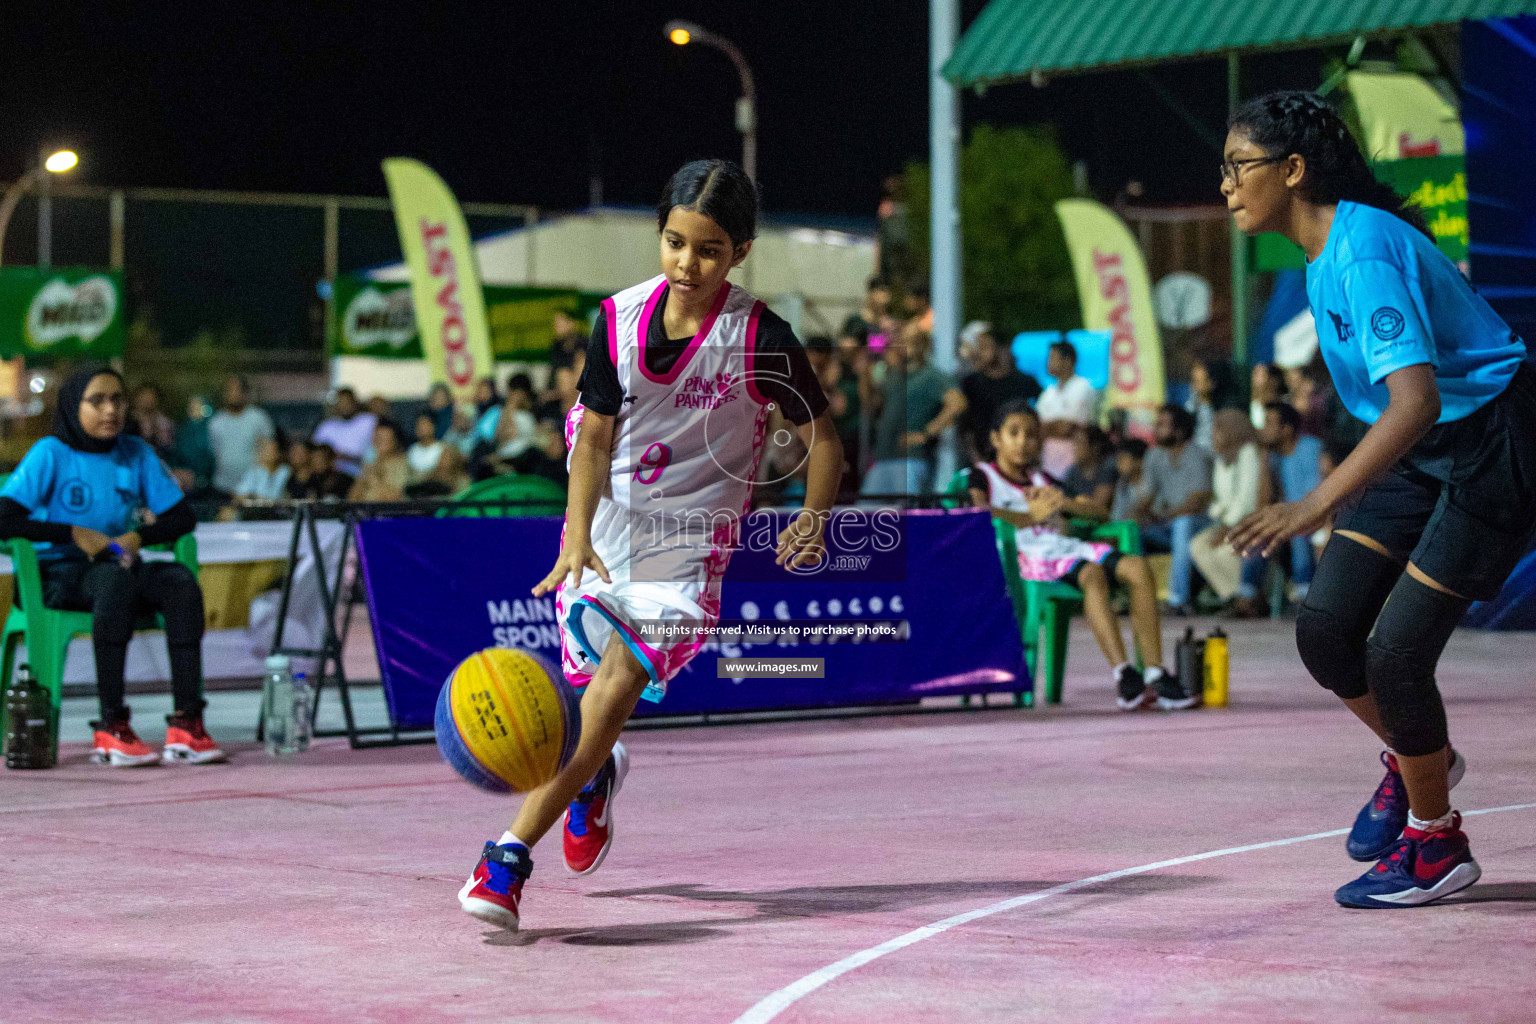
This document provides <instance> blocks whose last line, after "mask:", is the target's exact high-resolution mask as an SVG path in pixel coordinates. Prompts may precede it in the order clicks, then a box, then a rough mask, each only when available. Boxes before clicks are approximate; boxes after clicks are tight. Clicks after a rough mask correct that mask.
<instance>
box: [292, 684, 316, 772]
mask: <svg viewBox="0 0 1536 1024" xmlns="http://www.w3.org/2000/svg"><path fill="white" fill-rule="evenodd" d="M314 735H315V691H314V688H313V687H311V686H310V685H309V679H308V677H306V676H305V675H304V673H303V672H295V673H294V674H293V747H294V750H296V751H298V752H300V753H302V752H303V751H306V750H308V749H309V741H310V740H311V739H313V738H314Z"/></svg>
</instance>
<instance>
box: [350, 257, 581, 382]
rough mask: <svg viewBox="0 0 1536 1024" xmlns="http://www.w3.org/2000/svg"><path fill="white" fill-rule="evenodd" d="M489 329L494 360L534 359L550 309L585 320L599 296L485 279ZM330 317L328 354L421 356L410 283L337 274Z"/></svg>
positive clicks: (547, 334)
mask: <svg viewBox="0 0 1536 1024" xmlns="http://www.w3.org/2000/svg"><path fill="white" fill-rule="evenodd" d="M481 294H482V296H483V301H484V304H485V319H486V324H487V327H488V328H489V330H490V338H491V354H492V356H493V357H494V358H495V359H498V360H515V361H523V362H530V361H537V360H542V359H545V358H547V357H548V355H549V349H550V346H551V345H552V344H553V343H554V336H555V334H554V318H555V313H556V312H560V311H564V312H566V313H569V314H570V315H571V316H572V317H574V318H575V319H576V320H578V321H583V322H584V321H586V320H587V319H588V315H589V314H590V313H591V311H592V310H594V309H596V308H597V304H598V303H600V302H601V301H602V300H603V298H604V296H602V295H597V294H595V293H588V292H580V291H577V290H576V289H574V288H524V287H516V286H507V285H494V284H491V285H485V286H483V287H482V289H481ZM334 296H335V301H334V302H333V303H332V304H331V309H332V314H331V322H330V323H329V324H328V325H327V327H326V336H327V349H328V350H329V354H330V355H331V356H333V357H334V356H369V357H371V358H374V359H420V358H422V348H421V332H420V331H419V330H418V329H417V326H416V304H415V303H414V302H413V301H412V296H413V288H412V287H411V285H410V284H409V283H407V282H405V281H372V280H369V279H367V278H362V277H356V276H353V275H350V274H346V275H343V276H341V277H339V278H337V279H336V283H335V291H334Z"/></svg>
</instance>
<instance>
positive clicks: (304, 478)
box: [287, 441, 314, 500]
mask: <svg viewBox="0 0 1536 1024" xmlns="http://www.w3.org/2000/svg"><path fill="white" fill-rule="evenodd" d="M313 463H314V459H313V458H312V457H311V455H310V444H309V442H308V441H292V442H290V443H289V445H288V488H287V491H288V497H290V498H293V499H295V500H298V499H302V498H304V497H307V495H306V494H305V491H306V490H307V489H308V487H309V478H310V477H311V476H312V475H313V474H314V468H313Z"/></svg>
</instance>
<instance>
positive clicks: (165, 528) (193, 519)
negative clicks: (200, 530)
mask: <svg viewBox="0 0 1536 1024" xmlns="http://www.w3.org/2000/svg"><path fill="white" fill-rule="evenodd" d="M195 529H197V513H195V512H193V511H192V506H191V505H190V504H188V503H187V499H186V498H182V499H181V500H180V501H178V502H177V503H176V504H174V505H172V506H171V507H170V508H168V509H166V510H165V511H164V512H162V513H160V514H159V515H158V516H156V517H155V521H154V522H152V523H150V524H149V525H148V526H141V527H139V531H138V533H139V540H140V541H141V542H142V543H143V544H144V545H145V546H146V547H148V546H149V545H151V544H169V543H170V542H171V541H173V540H179V539H180V538H181V537H183V536H184V535H186V534H189V533H191V532H192V531H193V530H195Z"/></svg>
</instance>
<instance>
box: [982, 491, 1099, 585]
mask: <svg viewBox="0 0 1536 1024" xmlns="http://www.w3.org/2000/svg"><path fill="white" fill-rule="evenodd" d="M977 468H979V469H980V470H981V472H982V474H983V475H984V476H985V477H986V481H987V500H988V501H989V502H990V503H991V504H992V506H993V507H994V508H1001V509H1007V510H1008V511H1010V512H1028V511H1029V496H1028V495H1027V494H1026V493H1025V491H1024V488H1025V487H1026V486H1029V487H1048V486H1054V482H1053V481H1052V480H1051V478H1050V477H1048V476H1046V475H1045V474H1044V473H1042V472H1040V471H1038V470H1037V471H1035V472H1033V473H1031V474H1030V476H1029V483H1028V484H1027V485H1026V484H1021V483H1018V482H1016V481H1014V480H1012V479H1011V478H1009V477H1008V476H1006V475H1004V473H1003V471H1002V470H1001V469H998V468H997V466H996V465H995V464H994V463H991V462H981V463H977ZM979 489H980V488H978V490H979ZM1059 519H1060V517H1056V518H1055V519H1053V520H1050V521H1047V522H1045V523H1042V524H1041V525H1039V526H1021V527H1019V528H1018V529H1016V530H1015V531H1014V542H1015V543H1016V544H1017V545H1018V549H1019V576H1020V577H1021V578H1022V579H1026V580H1034V581H1037V582H1044V583H1052V582H1055V581H1056V580H1059V579H1061V578H1062V577H1063V576H1065V575H1067V573H1069V572H1071V571H1072V570H1073V569H1074V568H1075V567H1076V566H1077V563H1079V562H1102V561H1104V559H1105V558H1107V557H1108V556H1109V553H1110V552H1111V551H1113V550H1114V548H1113V547H1111V546H1110V545H1108V544H1099V543H1096V542H1093V541H1086V540H1078V539H1077V538H1076V537H1068V536H1067V535H1066V534H1065V533H1063V532H1062V529H1063V527H1064V526H1065V523H1063V522H1060V521H1059Z"/></svg>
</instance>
